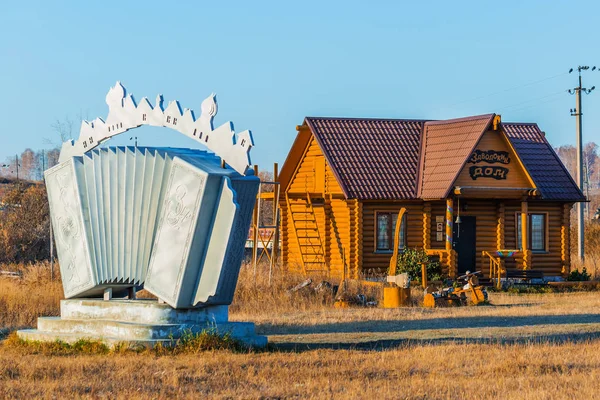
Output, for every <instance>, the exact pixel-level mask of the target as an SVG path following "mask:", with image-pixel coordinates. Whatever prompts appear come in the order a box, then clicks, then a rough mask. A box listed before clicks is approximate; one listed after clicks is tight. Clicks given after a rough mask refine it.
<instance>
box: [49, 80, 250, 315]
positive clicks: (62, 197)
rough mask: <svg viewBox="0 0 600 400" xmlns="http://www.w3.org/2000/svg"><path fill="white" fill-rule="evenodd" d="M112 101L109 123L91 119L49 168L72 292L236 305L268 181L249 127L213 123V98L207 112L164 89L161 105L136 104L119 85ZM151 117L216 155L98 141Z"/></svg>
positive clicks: (60, 249)
mask: <svg viewBox="0 0 600 400" xmlns="http://www.w3.org/2000/svg"><path fill="white" fill-rule="evenodd" d="M207 102H208V103H207ZM107 103H108V104H109V108H110V112H109V116H108V118H107V121H106V122H104V121H103V120H100V119H98V120H96V121H94V122H92V123H88V122H85V121H84V123H83V124H82V133H81V136H80V138H79V140H78V141H76V142H75V141H71V142H67V143H65V144H64V145H63V149H62V151H61V159H60V160H61V162H60V163H59V164H58V165H56V166H54V167H53V168H51V169H49V170H47V171H46V172H45V179H46V185H47V190H48V199H49V203H50V214H51V219H52V226H53V228H54V232H55V238H56V247H57V253H58V258H59V262H60V269H61V274H62V280H63V286H64V291H65V297H66V298H82V297H98V296H102V294H103V292H104V291H105V289H108V288H110V289H112V290H113V292H114V293H117V294H118V293H119V291H121V292H125V291H126V290H128V289H129V288H131V287H137V288H140V287H143V288H144V289H146V290H147V291H149V292H150V293H152V294H154V295H156V296H157V297H158V298H159V299H160V300H162V301H164V302H166V303H167V304H169V305H170V306H171V307H173V308H194V307H203V306H209V305H229V304H231V301H232V299H233V293H234V290H235V287H236V284H237V279H238V274H239V269H240V265H241V262H242V258H243V256H244V247H245V243H246V238H247V233H248V229H249V225H250V221H251V218H252V211H253V207H254V204H255V200H256V194H257V191H258V185H259V179H258V178H257V177H255V176H254V175H253V172H252V170H251V169H249V168H247V167H248V166H249V156H248V151H249V149H250V147H251V145H252V138H251V136H250V133H249V131H245V132H243V133H242V134H240V135H237V137H236V135H235V134H234V133H233V127H232V125H231V124H230V123H229V124H225V125H224V126H221V127H219V128H217V129H216V130H214V129H213V127H212V117H214V115H215V114H216V101H215V99H214V96H211V97H209V99H207V100H205V102H204V103H203V104H202V115H201V116H200V118H199V119H198V120H196V119H194V117H193V114H191V113H190V112H189V110H186V112H185V113H182V112H181V110H180V108H179V104H178V103H177V102H173V103H171V104H170V105H169V107H168V108H167V109H166V110H163V108H162V104H161V103H162V98H160V97H159V99H158V100H157V104H156V106H155V107H152V106H151V105H150V103H149V102H148V101H147V100H146V99H143V100H142V103H140V105H136V103H135V101H134V100H133V97H132V96H128V97H126V96H125V90H124V88H123V87H122V86H121V85H120V84H119V83H117V85H116V86H115V88H112V89H111V91H110V92H109V95H108V96H107ZM173 104H174V105H173ZM173 121H175V124H173ZM144 123H148V124H151V125H162V126H168V127H171V128H173V129H176V130H179V131H180V132H182V133H184V134H186V135H187V136H189V137H191V138H194V139H196V140H198V141H199V142H201V143H203V144H205V145H206V146H207V147H208V148H209V149H210V150H213V151H214V153H212V152H207V151H201V150H192V149H174V148H151V147H137V146H136V147H104V148H101V147H97V146H98V144H100V143H101V142H103V141H104V140H106V139H108V138H109V137H111V136H113V135H115V134H117V133H121V132H124V131H126V130H127V129H130V128H133V127H136V126H139V125H142V124H144ZM209 138H210V139H209ZM232 166H233V167H232Z"/></svg>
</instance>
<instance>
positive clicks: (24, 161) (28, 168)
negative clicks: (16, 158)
mask: <svg viewBox="0 0 600 400" xmlns="http://www.w3.org/2000/svg"><path fill="white" fill-rule="evenodd" d="M36 163H37V157H36V154H35V152H34V151H33V150H31V149H29V148H28V149H25V151H23V153H21V161H20V164H21V166H20V167H19V176H20V177H21V178H22V179H29V180H31V179H34V177H33V175H34V173H35V170H36V168H37V165H36Z"/></svg>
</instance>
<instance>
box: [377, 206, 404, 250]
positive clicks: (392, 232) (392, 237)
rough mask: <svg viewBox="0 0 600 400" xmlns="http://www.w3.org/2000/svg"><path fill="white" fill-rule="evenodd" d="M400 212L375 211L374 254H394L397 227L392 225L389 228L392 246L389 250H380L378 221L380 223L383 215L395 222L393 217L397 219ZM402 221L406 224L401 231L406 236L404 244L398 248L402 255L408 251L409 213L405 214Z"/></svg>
mask: <svg viewBox="0 0 600 400" xmlns="http://www.w3.org/2000/svg"><path fill="white" fill-rule="evenodd" d="M398 212H399V211H394V210H376V211H375V219H374V227H375V229H374V235H375V237H374V240H373V247H374V248H373V252H374V253H379V254H392V253H393V252H394V235H395V233H396V231H395V229H394V228H395V226H394V224H393V223H391V224H390V227H388V234H389V235H390V236H389V237H390V246H389V248H388V249H380V248H379V226H378V221H379V216H380V215H381V214H387V215H389V216H390V218H392V220H393V218H394V217H393V216H394V215H395V216H396V217H397V216H398ZM402 220H403V222H404V227H401V228H400V229H402V231H403V232H402V233H403V234H404V240H403V242H402V243H399V245H400V246H401V247H399V248H398V251H399V252H400V253H401V252H403V251H404V250H406V248H407V247H408V213H406V212H405V213H404V215H403V216H402Z"/></svg>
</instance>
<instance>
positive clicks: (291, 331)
mask: <svg viewBox="0 0 600 400" xmlns="http://www.w3.org/2000/svg"><path fill="white" fill-rule="evenodd" d="M589 323H600V314H569V315H533V316H522V317H521V316H508V317H499V316H476V317H447V318H431V319H423V320H393V321H386V320H376V321H352V322H332V323H326V324H316V325H283V324H282V325H279V324H261V325H260V326H257V331H258V332H259V333H260V334H263V335H265V334H266V335H298V334H319V333H360V332H369V333H385V332H404V331H412V330H427V329H464V328H495V327H496V328H507V327H520V326H532V325H533V326H535V325H569V324H589Z"/></svg>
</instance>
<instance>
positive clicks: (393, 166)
mask: <svg viewBox="0 0 600 400" xmlns="http://www.w3.org/2000/svg"><path fill="white" fill-rule="evenodd" d="M493 118H494V114H486V115H480V116H475V117H468V118H460V119H453V120H445V121H425V120H409V119H362V118H324V117H307V118H306V120H305V123H306V124H307V125H308V127H309V128H310V131H311V132H312V134H313V135H314V136H315V139H316V140H317V142H318V143H319V146H320V147H321V149H322V151H323V153H324V155H325V157H326V158H327V162H328V163H329V165H330V166H331V169H332V170H333V172H334V174H335V176H336V178H337V180H338V183H339V184H340V186H341V187H342V189H343V190H344V193H345V195H346V197H347V198H356V199H359V200H406V199H418V198H422V199H434V198H436V199H440V198H445V197H447V196H448V193H449V191H450V190H451V189H452V184H453V183H454V181H455V179H456V177H457V176H458V174H459V173H460V171H461V169H462V167H463V166H464V164H465V162H466V161H467V159H468V156H469V155H470V154H471V153H472V151H473V149H474V148H475V146H476V145H477V142H478V141H479V139H480V138H481V135H482V134H483V133H484V132H485V131H486V130H487V129H488V127H489V125H490V123H491V122H492V120H493ZM501 126H502V129H503V131H504V133H505V134H506V135H507V137H508V139H509V140H510V142H511V144H512V146H513V147H514V149H515V151H516V153H517V155H518V157H519V158H520V159H521V161H522V162H523V165H524V166H525V169H526V170H527V172H528V173H529V175H530V176H531V178H532V179H533V181H534V183H535V185H536V187H537V188H538V189H539V190H540V192H541V195H542V199H545V200H554V201H569V202H570V201H584V200H585V197H584V196H583V194H582V193H581V191H579V189H578V188H577V185H576V184H575V182H574V181H573V179H572V178H571V175H570V174H569V173H568V171H567V170H566V168H565V167H564V165H563V164H562V162H561V161H560V159H559V158H558V156H557V155H556V153H555V152H554V150H553V149H552V146H550V144H549V143H548V141H547V140H546V138H545V136H544V133H543V132H542V131H541V130H540V129H539V128H538V126H537V125H536V124H526V123H502V125H501ZM307 133H308V132H305V133H299V136H298V137H297V138H296V142H295V143H294V146H293V147H302V146H305V145H306V143H308V139H309V138H310V136H307ZM421 137H423V140H422V141H421ZM296 150H298V149H296ZM295 154H296V156H294V157H292V156H291V152H290V155H288V159H287V160H286V162H285V164H284V166H283V168H282V171H281V172H282V174H281V175H282V176H281V177H282V178H283V180H286V182H287V181H289V179H291V175H292V174H293V170H294V168H295V165H296V164H297V162H299V160H297V159H296V158H298V157H300V156H299V155H298V154H301V153H299V152H298V151H296V152H295ZM292 158H293V159H292ZM292 164H293V165H292ZM419 171H421V174H420V175H419ZM288 175H289V176H288Z"/></svg>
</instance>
